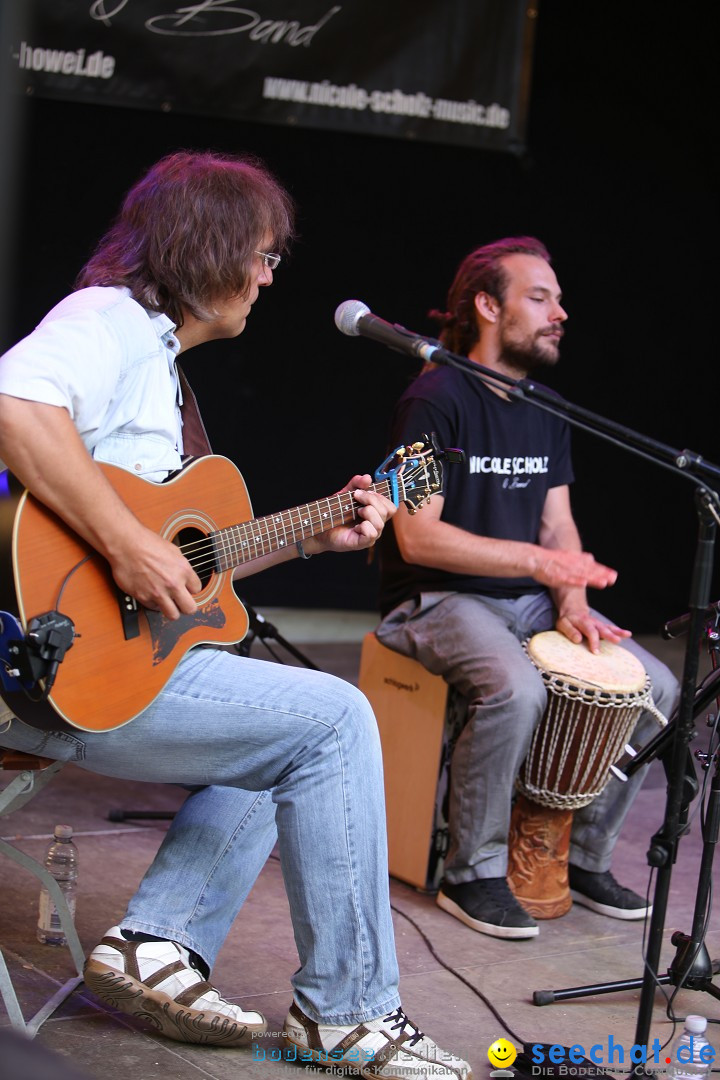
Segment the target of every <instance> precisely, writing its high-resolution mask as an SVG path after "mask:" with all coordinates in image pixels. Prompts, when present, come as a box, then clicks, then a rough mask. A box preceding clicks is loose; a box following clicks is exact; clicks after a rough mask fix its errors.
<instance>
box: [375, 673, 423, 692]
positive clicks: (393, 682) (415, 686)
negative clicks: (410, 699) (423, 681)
mask: <svg viewBox="0 0 720 1080" xmlns="http://www.w3.org/2000/svg"><path fill="white" fill-rule="evenodd" d="M383 682H384V683H387V685H388V686H394V687H395V688H396V689H397V690H409V691H410V693H411V694H414V693H416V692H417V691H418V690H419V689H420V683H417V682H416V683H412V684H411V683H406V682H400V680H399V679H392V678H391V677H390V676H389V675H386V676H385V678H384V679H383Z"/></svg>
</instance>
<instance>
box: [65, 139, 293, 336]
mask: <svg viewBox="0 0 720 1080" xmlns="http://www.w3.org/2000/svg"><path fill="white" fill-rule="evenodd" d="M293 217H294V209H293V204H292V200H291V198H290V196H289V195H288V193H287V192H286V191H285V190H284V189H283V188H282V187H281V185H280V184H279V183H278V181H277V180H276V179H275V178H274V176H272V174H271V173H270V172H269V171H268V169H267V168H266V167H265V165H264V164H263V163H262V162H260V161H259V160H257V159H255V158H251V157H245V156H243V157H237V156H230V155H223V154H216V153H213V152H210V151H206V152H193V151H179V152H177V153H175V154H171V155H169V156H168V157H165V158H163V159H162V160H161V161H159V162H157V164H155V165H153V166H152V168H151V169H150V170H149V172H147V173H146V175H145V176H143V177H142V178H141V179H140V180H139V181H138V182H137V183H136V184H135V185H134V186H133V187H132V188H131V189H130V191H129V192H128V193H127V195H126V197H125V200H124V202H123V204H122V208H121V210H120V213H119V214H118V216H117V218H116V220H115V222H114V223H113V225H112V226H111V228H110V229H109V230H108V232H107V233H106V234H105V236H104V237H103V238H102V240H101V241H100V243H99V244H98V246H97V248H96V250H95V253H94V254H93V256H92V257H91V259H90V260H89V262H88V263H87V264H86V266H85V267H84V268H83V269H82V270H81V272H80V274H79V275H78V278H77V280H76V282H75V288H76V289H82V288H86V287H87V286H90V285H116V286H120V285H124V286H126V287H127V288H128V289H129V290H130V292H131V294H132V296H133V298H134V299H135V300H137V301H138V303H140V304H142V305H143V307H146V308H149V309H150V310H152V311H162V312H163V313H164V314H166V315H168V316H169V318H171V319H172V320H173V322H174V323H175V324H176V326H178V327H180V326H182V323H183V311H186V312H189V313H190V314H191V315H194V316H195V318H197V319H202V320H205V321H207V320H209V319H211V318H212V316H213V305H214V302H216V301H218V300H225V299H228V298H229V297H231V296H241V295H243V294H244V293H245V292H246V291H247V289H248V286H249V282H250V268H251V265H252V262H253V259H254V258H256V257H257V256H256V255H255V254H254V252H255V249H256V248H258V247H259V246H260V245H261V244H262V243H263V242H264V240H265V239H266V238H267V236H271V237H272V250H273V251H276V252H279V253H280V254H282V253H283V252H284V251H285V250H286V249H287V245H288V243H289V241H290V239H291V238H292V234H293Z"/></svg>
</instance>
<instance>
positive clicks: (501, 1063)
mask: <svg viewBox="0 0 720 1080" xmlns="http://www.w3.org/2000/svg"><path fill="white" fill-rule="evenodd" d="M517 1053H518V1052H517V1050H516V1049H515V1047H514V1046H513V1044H512V1043H511V1042H508V1041H507V1039H496V1040H495V1042H494V1043H493V1044H492V1046H489V1047H488V1052H487V1055H488V1061H489V1062H490V1064H491V1065H494V1066H495V1067H496V1068H498V1069H505V1068H508V1067H509V1066H510V1065H512V1063H513V1061H514V1060H515V1058H516V1057H517Z"/></svg>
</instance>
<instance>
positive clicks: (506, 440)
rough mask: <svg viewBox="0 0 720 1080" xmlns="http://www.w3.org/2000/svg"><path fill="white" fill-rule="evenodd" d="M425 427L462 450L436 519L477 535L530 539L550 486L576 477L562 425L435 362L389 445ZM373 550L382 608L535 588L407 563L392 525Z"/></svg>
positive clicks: (449, 471)
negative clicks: (414, 599) (427, 595)
mask: <svg viewBox="0 0 720 1080" xmlns="http://www.w3.org/2000/svg"><path fill="white" fill-rule="evenodd" d="M538 385H539V384H538ZM431 431H434V432H436V433H437V437H438V442H439V444H440V447H441V448H445V447H458V448H460V449H462V450H464V451H465V462H464V463H463V464H458V465H449V464H447V463H446V464H445V466H444V479H443V494H444V498H445V503H444V507H443V513H442V520H443V521H448V522H450V523H451V524H453V525H457V526H458V527H459V528H461V529H465V530H467V531H468V532H471V533H474V534H476V535H479V536H492V537H495V538H499V539H507V540H521V541H525V542H529V543H533V544H534V543H537V541H538V533H539V529H540V521H541V516H542V511H543V507H544V505H545V498H546V495H547V493H548V491H549V490H550V488H554V487H560V486H562V485H564V484H569V483H571V481H572V479H573V472H572V462H571V459H570V431H569V428H568V425H567V423H566V422H565V421H564V420H562V419H560V418H558V417H556V416H553V415H551V414H550V413H548V412H545V411H544V410H543V409H541V408H539V407H538V406H536V405H532V404H530V403H528V402H527V401H511V400H508V399H506V398H502V397H500V396H499V395H498V394H496V393H495V392H494V391H492V390H490V389H488V387H487V386H485V385H484V384H483V382H482V381H481V380H480V379H478V378H475V377H473V376H472V375H468V374H466V373H465V372H463V371H459V370H458V369H457V368H451V367H441V368H436V369H435V370H433V371H429V372H427V373H426V374H424V375H420V376H418V378H417V379H415V380H414V382H413V383H412V385H411V386H410V387H408V389H407V390H406V391H405V393H404V394H403V396H402V397H401V398H400V401H399V402H398V406H397V409H396V411H395V416H394V419H393V425H392V435H391V441H392V446H393V447H395V446H399V445H401V444H407V443H412V442H415V441H416V440H418V439H419V438H420V436H421V435H422V434H423V433H429V432H431ZM418 513H419V514H420V515H421V516H422V513H423V510H422V509H421V510H419V511H418ZM380 552H381V560H380V608H381V611H382V612H383V614H386V613H387V612H388V611H391V610H392V608H394V607H395V606H396V605H397V604H399V603H402V601H403V600H407V599H408V598H409V597H411V596H416V595H417V594H418V593H420V592H429V591H439V590H442V591H448V592H478V593H483V594H486V595H488V596H500V597H513V596H521V595H523V594H524V593H528V592H539V591H540V590H541V586H540V585H538V584H537V582H535V581H533V580H532V578H500V577H480V576H472V575H468V576H464V575H460V574H454V573H448V572H447V571H445V570H435V569H432V568H430V567H426V566H416V565H414V564H412V563H407V562H405V561H404V560H403V559H402V558H401V556H400V552H399V551H398V547H397V543H396V541H395V533H394V529H392V528H387V529H385V531H384V533H383V538H382V541H381V548H380Z"/></svg>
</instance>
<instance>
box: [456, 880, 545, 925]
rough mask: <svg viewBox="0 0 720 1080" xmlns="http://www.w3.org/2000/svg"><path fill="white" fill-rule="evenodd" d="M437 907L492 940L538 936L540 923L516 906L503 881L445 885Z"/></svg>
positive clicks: (508, 888) (465, 882) (478, 881)
mask: <svg viewBox="0 0 720 1080" xmlns="http://www.w3.org/2000/svg"><path fill="white" fill-rule="evenodd" d="M436 903H437V905H438V907H441V908H442V909H443V911H447V912H448V914H449V915H454V916H455V918H456V919H459V920H460V922H464V923H465V925H466V926H471V927H472V929H473V930H479V931H480V933H481V934H489V935H490V937H497V938H529V937H537V934H538V925H537V923H536V922H535V920H534V919H533V918H532V916H530V915H528V913H527V911H526V910H525V908H523V907H521V906H520V904H519V903H518V902H517V900H516V899H515V897H514V896H513V894H512V893H511V892H510V886H509V885H508V883H507V879H506V878H504V877H501V878H480V879H479V880H477V881H464V882H461V883H460V884H459V885H452V884H451V883H450V882H449V881H444V882H443V883H442V885H441V887H440V892H439V893H438V895H437V900H436Z"/></svg>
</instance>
